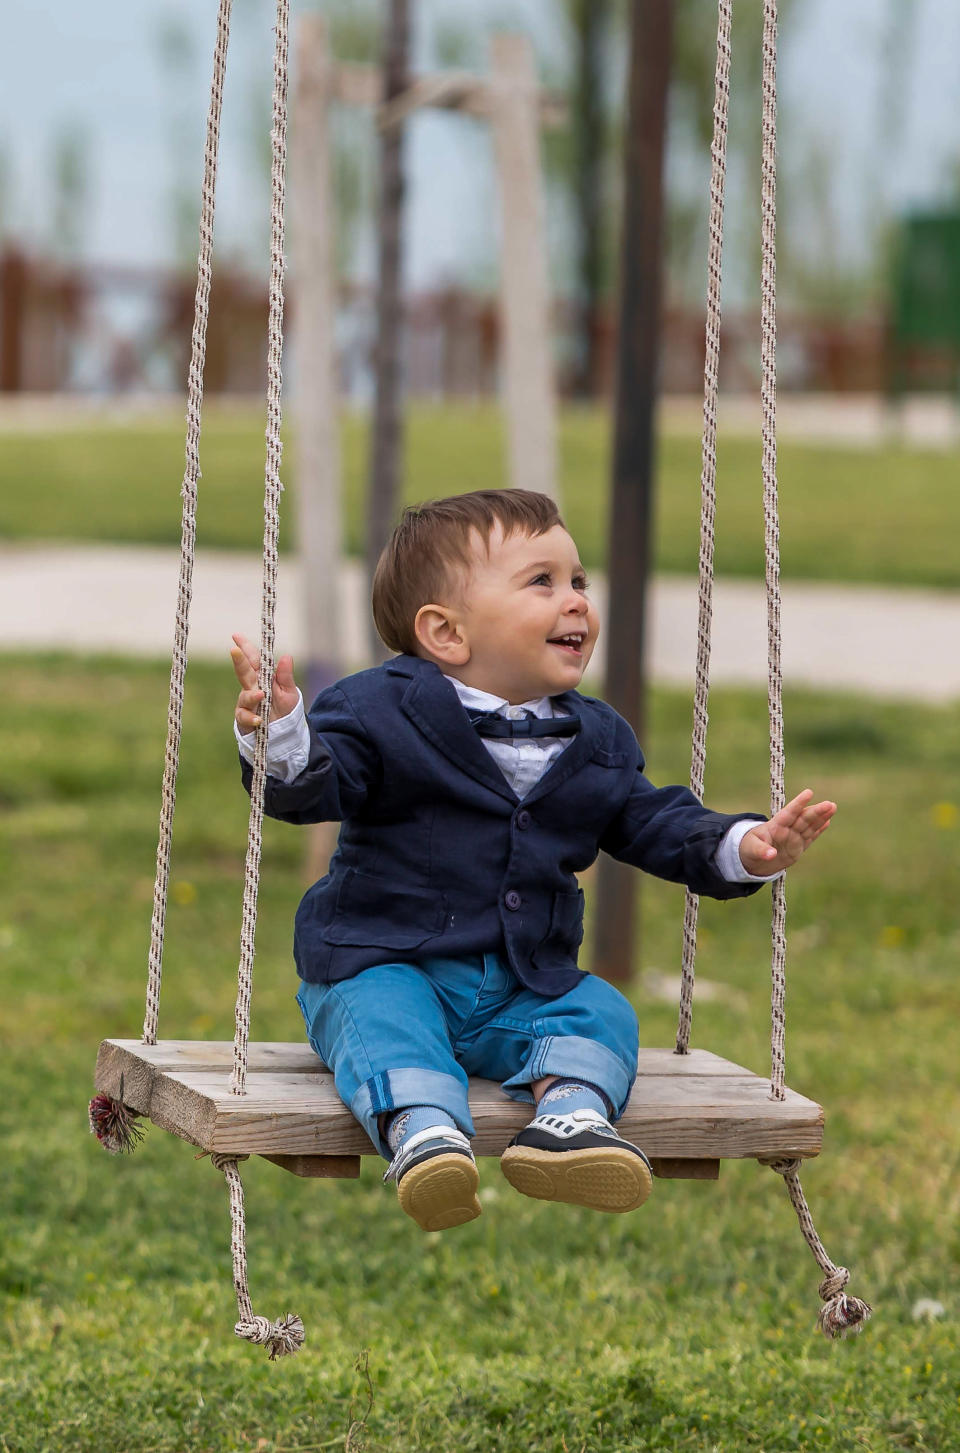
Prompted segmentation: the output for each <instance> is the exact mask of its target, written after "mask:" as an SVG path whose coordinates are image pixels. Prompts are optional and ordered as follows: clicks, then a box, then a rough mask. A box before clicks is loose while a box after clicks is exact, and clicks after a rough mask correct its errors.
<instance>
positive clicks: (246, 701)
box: [230, 635, 263, 733]
mask: <svg viewBox="0 0 960 1453" xmlns="http://www.w3.org/2000/svg"><path fill="white" fill-rule="evenodd" d="M233 642H234V643H233V645H232V646H231V648H230V660H231V661H232V662H233V669H234V672H235V674H236V677H237V680H238V681H239V683H240V694H239V696H238V697H237V709H236V712H235V713H234V715H235V718H236V723H237V726H238V727H239V728H240V730H241V731H242V732H244V733H249V732H252V731H256V729H257V727H258V726H259V725H260V707H261V703H262V701H263V692H262V691H261V690H260V688H259V686H258V685H257V672H258V670H259V666H260V653H259V651H258V650H257V648H256V646H254V644H253V642H252V641H249V640H248V639H247V637H246V636H241V635H235V636H234V637H233Z"/></svg>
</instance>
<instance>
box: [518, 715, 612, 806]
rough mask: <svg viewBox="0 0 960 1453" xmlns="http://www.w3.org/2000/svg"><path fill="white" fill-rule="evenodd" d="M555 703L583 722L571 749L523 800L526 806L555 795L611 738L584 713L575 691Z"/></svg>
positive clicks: (563, 753)
mask: <svg viewBox="0 0 960 1453" xmlns="http://www.w3.org/2000/svg"><path fill="white" fill-rule="evenodd" d="M553 699H554V701H555V702H556V703H557V705H558V706H559V707H561V708H562V710H563V713H564V715H565V716H567V715H569V716H577V717H579V718H580V730H579V732H578V733H577V735H576V736H575V737H571V739H570V744H569V746H567V747H565V748H564V750H563V751H562V752H561V753H560V755H559V756H558V757H556V758H555V759H554V760H553V762H552V763H551V764H550V767H549V768H548V770H547V771H546V772H545V773H544V774H543V776H542V777H541V778H540V781H539V782H538V783H537V784H536V786H534V787H531V789H530V791H529V792H528V793H527V795H526V797H525V798H524V799H523V801H524V805H526V804H527V803H530V802H535V801H536V799H537V798H538V797H544V796H546V794H547V793H548V792H553V791H554V789H555V788H557V787H559V786H560V784H561V783H562V782H565V781H566V780H567V778H568V777H572V776H573V774H574V772H579V770H580V768H581V767H583V766H584V765H585V764H586V763H587V762H589V760H590V758H591V757H592V756H593V754H594V752H595V751H596V750H597V748H598V747H599V746H601V745H602V744H603V740H604V738H605V737H606V736H607V735H608V728H607V727H606V726H604V725H601V724H600V722H599V721H598V719H597V717H596V716H595V715H594V713H593V712H589V711H584V701H583V697H582V696H580V695H579V694H578V693H577V692H576V691H564V692H563V693H562V694H561V695H560V696H555V697H554V698H553Z"/></svg>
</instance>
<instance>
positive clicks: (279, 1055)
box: [95, 1039, 823, 1180]
mask: <svg viewBox="0 0 960 1453" xmlns="http://www.w3.org/2000/svg"><path fill="white" fill-rule="evenodd" d="M232 1069H233V1044H232V1042H229V1041H225V1040H224V1041H214V1040H211V1041H207V1040H201V1041H191V1040H182V1039H168V1040H161V1041H160V1042H159V1043H157V1044H152V1045H149V1044H143V1043H142V1042H141V1041H140V1040H137V1039H105V1040H104V1041H103V1043H102V1044H101V1046H100V1051H99V1054H98V1056H97V1068H96V1076H95V1078H96V1089H97V1091H98V1092H102V1093H104V1094H107V1095H110V1096H112V1097H113V1098H114V1099H117V1100H122V1101H123V1102H124V1103H125V1104H126V1105H128V1106H129V1107H130V1108H131V1109H132V1110H134V1111H136V1113H137V1114H139V1115H143V1116H145V1117H146V1118H147V1119H149V1120H150V1121H151V1122H152V1123H153V1124H154V1125H157V1126H159V1127H160V1129H162V1130H167V1131H169V1132H170V1133H171V1134H173V1135H177V1136H179V1137H180V1139H181V1140H186V1141H189V1142H190V1144H192V1145H196V1146H198V1147H199V1148H200V1149H201V1150H205V1151H219V1152H220V1153H222V1154H236V1155H261V1156H263V1157H264V1158H265V1159H267V1160H270V1161H273V1162H274V1163H275V1164H277V1165H280V1166H282V1167H283V1168H284V1169H285V1170H289V1171H292V1172H293V1173H294V1174H295V1175H301V1176H335V1177H356V1176H358V1175H359V1174H360V1157H361V1156H362V1155H373V1154H375V1152H374V1149H373V1146H372V1145H371V1143H370V1141H369V1140H368V1138H367V1136H366V1134H365V1133H364V1131H363V1130H362V1129H361V1128H360V1126H359V1125H358V1124H357V1122H356V1121H355V1120H354V1118H353V1116H352V1115H351V1114H350V1112H349V1110H347V1108H346V1107H345V1106H344V1105H343V1104H342V1103H341V1101H340V1099H339V1097H338V1095H337V1092H336V1090H335V1089H334V1084H333V1075H332V1074H331V1072H330V1071H329V1070H328V1069H327V1067H326V1066H325V1065H324V1064H323V1063H322V1061H321V1060H319V1059H318V1058H317V1056H316V1055H315V1054H314V1052H313V1050H312V1049H311V1048H310V1046H309V1045H306V1044H280V1043H278V1044H267V1043H251V1044H250V1046H249V1057H248V1062H247V1089H246V1093H245V1094H244V1095H233V1094H231V1092H230V1077H231V1073H232ZM470 1109H471V1113H472V1115H473V1120H474V1124H475V1126H476V1131H477V1135H476V1140H475V1141H474V1149H475V1151H476V1153H477V1154H478V1155H499V1154H500V1152H501V1151H502V1150H504V1149H505V1147H506V1145H507V1143H508V1142H509V1141H510V1139H511V1138H512V1136H514V1135H516V1133H517V1131H518V1130H521V1129H522V1128H523V1126H524V1125H525V1124H526V1123H527V1121H528V1120H529V1119H530V1107H529V1106H527V1105H522V1104H518V1103H517V1102H516V1101H515V1100H510V1099H508V1098H507V1097H506V1095H504V1093H503V1091H502V1090H501V1089H500V1086H499V1085H498V1084H496V1083H495V1082H494V1081H493V1080H479V1079H472V1080H471V1081H470ZM618 1128H619V1129H620V1130H621V1131H622V1133H623V1135H624V1136H625V1137H626V1139H628V1140H632V1141H635V1142H636V1143H637V1144H638V1145H641V1146H642V1147H643V1149H644V1150H645V1151H646V1153H647V1155H648V1156H649V1157H650V1161H651V1164H652V1166H653V1171H654V1174H655V1175H659V1176H664V1177H672V1178H679V1179H693V1180H715V1179H716V1177H717V1176H718V1175H719V1170H720V1161H721V1159H724V1160H728V1159H735V1160H739V1159H744V1158H750V1157H755V1158H757V1159H761V1160H768V1159H774V1158H776V1159H779V1158H781V1157H782V1158H784V1159H802V1158H805V1157H808V1156H814V1155H817V1154H819V1152H820V1148H821V1144H822V1141H823V1111H822V1109H821V1108H820V1106H819V1105H817V1104H815V1103H814V1101H813V1100H807V1099H805V1097H804V1096H803V1095H798V1094H797V1093H796V1092H795V1091H793V1090H787V1091H786V1098H785V1099H783V1100H771V1099H770V1081H769V1080H767V1079H763V1078H761V1076H759V1075H755V1074H753V1073H752V1072H751V1071H750V1070H746V1069H743V1068H742V1066H740V1065H736V1064H732V1063H731V1062H730V1061H729V1060H725V1059H721V1058H720V1056H719V1055H715V1054H711V1053H710V1052H709V1051H708V1050H704V1049H693V1050H691V1051H690V1052H689V1054H686V1055H678V1054H674V1052H673V1050H671V1049H641V1051H640V1055H639V1062H638V1077H637V1082H636V1085H635V1086H634V1089H633V1094H632V1096H631V1099H630V1103H629V1105H628V1106H627V1109H626V1110H625V1112H624V1114H623V1118H622V1119H621V1121H620V1122H619V1126H618Z"/></svg>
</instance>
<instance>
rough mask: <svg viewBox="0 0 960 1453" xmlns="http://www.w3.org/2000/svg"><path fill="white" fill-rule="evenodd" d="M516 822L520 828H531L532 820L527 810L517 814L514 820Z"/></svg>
mask: <svg viewBox="0 0 960 1453" xmlns="http://www.w3.org/2000/svg"><path fill="white" fill-rule="evenodd" d="M514 822H515V823H516V824H517V827H519V828H525V827H529V826H530V822H531V818H530V814H529V812H528V811H527V809H526V808H523V809H522V810H521V811H520V812H518V813H517V815H516V817H515V818H514Z"/></svg>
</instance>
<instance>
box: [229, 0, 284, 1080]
mask: <svg viewBox="0 0 960 1453" xmlns="http://www.w3.org/2000/svg"><path fill="white" fill-rule="evenodd" d="M289 26H290V4H289V0H277V23H276V44H275V46H274V53H273V128H272V130H271V133H270V142H271V149H272V163H271V169H270V317H269V324H268V330H267V429H266V440H267V451H266V465H265V475H264V497H263V585H262V594H261V603H260V672H259V681H258V685H259V687H260V690H261V691H262V692H263V694H264V695H263V701H264V708H265V709H264V711H263V712H262V714H261V724H260V727H259V728H258V730H257V745H256V755H255V758H254V767H253V781H252V784H251V788H250V820H249V826H248V832H247V856H246V862H245V864H244V883H243V908H242V910H241V924H240V963H239V967H238V970H237V1004H236V1014H235V1019H236V1030H235V1034H234V1041H233V1074H232V1076H231V1079H230V1091H231V1093H232V1094H234V1095H242V1094H243V1093H244V1092H245V1089H246V1079H247V1045H248V1042H249V1038H250V1000H251V996H252V993H253V960H254V954H255V951H256V932H257V898H258V894H259V886H260V858H261V851H262V829H263V795H264V788H265V786H266V780H267V766H266V764H267V724H268V721H269V717H270V710H269V706H270V698H271V694H272V691H273V669H274V639H275V633H274V620H275V616H276V603H277V568H278V564H279V556H278V551H277V539H278V535H279V519H280V495H281V493H282V492H283V485H282V484H281V483H280V458H281V454H282V448H283V446H282V443H281V440H280V426H281V422H282V407H281V396H282V386H283V378H282V373H281V362H282V355H283V303H284V298H283V272H284V195H285V182H286V160H287V88H288V69H287V53H288V33H289Z"/></svg>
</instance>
